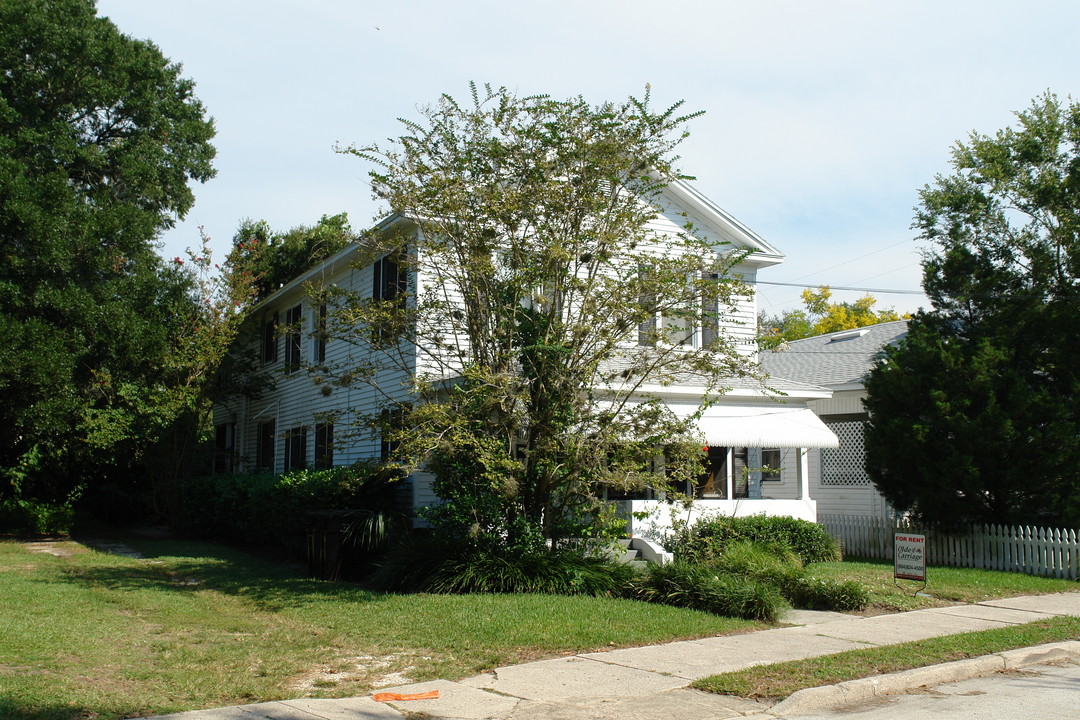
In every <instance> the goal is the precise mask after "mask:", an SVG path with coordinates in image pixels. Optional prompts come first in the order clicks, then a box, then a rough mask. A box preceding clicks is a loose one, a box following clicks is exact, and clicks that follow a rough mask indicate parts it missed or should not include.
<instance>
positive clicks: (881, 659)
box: [693, 617, 1080, 700]
mask: <svg viewBox="0 0 1080 720" xmlns="http://www.w3.org/2000/svg"><path fill="white" fill-rule="evenodd" d="M1078 637H1080V618H1073V617H1057V618H1051V619H1048V620H1040V621H1038V622H1033V623H1026V624H1024V625H1014V626H1012V627H1007V628H995V629H993V630H983V631H979V632H970V633H964V634H962V635H948V636H945V637H939V638H931V639H928V640H919V641H917V642H908V643H902V644H899V645H890V646H887V647H879V648H871V649H867V650H849V651H847V652H842V653H837V654H835V655H823V656H821V657H817V658H812V659H810V660H796V661H792V662H785V663H778V664H775V665H761V666H757V667H752V668H747V669H746V670H740V671H738V672H731V673H724V674H722V675H713V676H711V677H707V678H702V679H701V680H698V681H696V682H694V684H693V687H695V688H697V689H699V690H705V691H707V692H712V693H719V694H722V695H739V696H742V697H747V698H758V699H768V700H780V699H783V698H786V697H787V696H788V695H790V694H791V693H793V692H795V691H796V690H802V689H803V688H809V687H817V686H819V685H833V684H835V683H838V682H843V681H845V680H855V679H857V678H863V677H869V676H871V675H883V674H886V673H893V672H899V671H901V670H909V669H911V668H916V667H924V666H926V665H935V664H937V663H943V662H951V661H953V660H963V659H964V658H970V657H979V656H980V655H989V654H990V653H995V652H1001V651H1003V650H1013V649H1015V648H1020V647H1027V646H1029V645H1039V644H1042V643H1048V642H1059V641H1062V640H1075V639H1077V638H1078Z"/></svg>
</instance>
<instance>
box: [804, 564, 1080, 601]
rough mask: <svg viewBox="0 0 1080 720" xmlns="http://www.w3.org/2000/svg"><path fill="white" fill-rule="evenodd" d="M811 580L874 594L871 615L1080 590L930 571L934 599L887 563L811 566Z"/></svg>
mask: <svg viewBox="0 0 1080 720" xmlns="http://www.w3.org/2000/svg"><path fill="white" fill-rule="evenodd" d="M806 575H807V577H810V578H821V579H824V580H835V581H843V580H854V581H856V582H857V583H859V584H860V585H862V586H863V587H865V588H866V589H867V591H869V593H870V605H869V606H868V611H869V612H870V613H871V614H875V613H882V612H896V611H904V610H918V609H920V608H928V607H941V606H943V605H950V604H952V603H955V602H966V603H970V602H980V601H982V600H990V599H992V598H999V597H1012V596H1015V595H1045V594H1047V593H1056V592H1068V591H1071V590H1080V583H1078V582H1076V581H1075V580H1061V579H1058V578H1042V577H1034V576H1032V575H1021V574H1019V573H1007V572H996V571H994V570H977V569H974V568H952V567H929V568H927V570H926V577H927V580H928V583H927V586H926V589H924V590H923V591H922V593H923V594H924V595H927V596H929V597H923V596H922V595H920V596H915V595H914V593H915V591H916V590H918V589H919V586H920V585H921V584H922V583H914V582H911V581H909V580H900V581H899V582H900V585H901V586H900V587H897V585H896V583H895V582H894V580H893V565H892V563H891V562H888V561H884V560H860V559H851V560H845V561H844V562H826V563H813V564H812V565H809V566H807V573H806Z"/></svg>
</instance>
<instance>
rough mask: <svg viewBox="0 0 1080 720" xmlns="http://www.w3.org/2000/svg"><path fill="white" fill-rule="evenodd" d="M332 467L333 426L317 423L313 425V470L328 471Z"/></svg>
mask: <svg viewBox="0 0 1080 720" xmlns="http://www.w3.org/2000/svg"><path fill="white" fill-rule="evenodd" d="M332 467H334V424H333V423H317V424H316V425H315V469H316V470H328V469H329V468H332Z"/></svg>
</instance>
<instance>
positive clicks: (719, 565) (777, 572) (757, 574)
mask: <svg viewBox="0 0 1080 720" xmlns="http://www.w3.org/2000/svg"><path fill="white" fill-rule="evenodd" d="M712 565H713V566H714V567H715V568H716V569H717V570H718V571H720V572H722V573H726V574H729V575H742V576H744V577H749V578H753V579H754V580H757V581H758V582H762V583H766V584H768V585H773V586H774V587H776V588H777V589H779V590H780V591H781V592H782V593H784V594H785V595H786V590H787V589H788V588H789V587H792V586H793V585H794V584H795V583H796V582H797V581H798V580H799V579H800V578H801V577H802V575H803V572H804V571H803V564H802V561H801V560H799V556H798V555H796V554H795V553H794V552H793V551H791V550H789V549H788V548H787V547H786V546H784V545H780V544H778V543H762V542H752V541H750V540H739V541H737V542H733V543H729V544H728V546H727V549H726V550H724V554H723V555H721V556H720V559H719V560H717V561H715V562H714V563H712ZM789 600H790V598H789Z"/></svg>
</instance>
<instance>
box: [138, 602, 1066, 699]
mask: <svg viewBox="0 0 1080 720" xmlns="http://www.w3.org/2000/svg"><path fill="white" fill-rule="evenodd" d="M1056 615H1071V616H1075V617H1080V592H1072V593H1059V594H1056V595H1037V596H1035V595H1033V596H1023V597H1016V598H1007V599H1001V600H990V601H987V602H982V603H978V604H975V605H957V606H950V607H943V608H933V609H930V610H916V611H913V612H907V613H898V614H895V615H879V616H876V617H869V618H864V617H860V616H854V615H842V614H840V613H816V612H807V611H795V612H793V613H792V614H791V615H790V616H789V617H788V618H786V620H787V621H788V622H789V623H792V624H793V625H792V626H790V627H780V628H773V629H770V630H762V631H759V632H752V633H747V634H744V635H731V636H722V637H713V638H702V639H699V640H687V641H682V642H674V643H668V644H666V645H650V646H646V647H638V648H626V649H622V650H612V651H610V652H597V653H583V654H581V655H574V656H570V657H562V658H556V659H553V660H541V661H539V662H531V663H522V664H520V665H511V666H508V667H504V668H499V669H497V670H495V671H494V672H491V673H486V674H484V675H478V676H476V677H471V678H467V679H465V680H460V681H458V682H449V681H446V680H436V681H433V682H425V683H415V684H412V685H404V686H399V687H394V688H382V689H380V691H379V692H395V693H403V694H412V693H422V692H427V691H429V690H438V691H439V695H440V696H439V698H438V699H436V700H415V701H407V702H397V703H377V702H375V701H374V700H372V699H371V697H370V696H368V697H359V698H345V699H340V700H284V701H280V702H269V703H260V704H257V705H244V706H238V707H230V708H219V709H214V710H198V711H192V712H186V713H179V714H176V715H166V716H158V718H157V719H156V720H166V718H167V719H168V720H368V719H373V720H382V719H385V720H397V719H400V718H404V717H407V716H408V715H411V714H412V713H422V714H423V715H424V716H429V717H431V718H445V719H446V720H458V719H460V720H483V719H486V718H492V719H499V720H525V719H528V720H592V719H594V718H595V719H597V720H599V719H601V718H603V719H605V720H607V719H610V718H618V719H620V720H646V719H648V720H652V719H654V718H658V717H665V716H670V717H677V718H679V719H680V720H719V719H721V718H734V717H745V716H749V715H758V716H759V717H762V718H775V717H779V715H777V714H776V713H778V712H785V713H786V712H789V711H797V712H802V711H805V710H806V709H807V708H813V707H823V706H826V705H827V704H830V703H831V704H836V703H838V702H843V701H844V699H845V698H850V697H853V696H855V695H858V694H859V693H863V694H864V695H866V693H869V695H867V696H872V695H874V694H883V693H882V692H879V690H880V689H881V688H883V687H886V686H888V687H890V688H891V687H893V686H897V685H899V684H903V683H904V682H908V681H907V680H903V679H900V680H896V681H892V685H888V684H882V683H881V681H880V679H870V678H867V679H866V680H861V681H853V683H841V685H842V686H844V687H841V685H838V686H835V688H829V692H821V691H819V692H817V693H816V694H815V691H805V690H804V691H801V693H796V695H793V696H792V698H789V700H787V701H785V702H784V703H781V704H780V705H777V706H775V707H772V708H770V707H769V706H767V705H764V704H762V703H758V702H755V701H752V700H745V699H742V698H735V697H728V696H722V695H712V694H709V693H704V692H699V691H696V690H690V689H687V685H689V683H690V682H691V681H693V680H697V679H698V678H702V677H706V676H708V675H715V674H716V673H721V672H729V671H732V670H739V669H742V668H747V667H751V666H754V665H765V664H772V663H778V662H784V661H787V660H799V659H804V658H810V657H817V656H819V655H829V654H832V653H838V652H843V651H845V650H853V649H858V648H867V647H875V646H880V645H894V644H897V643H902V642H908V641H913V640H924V639H926V638H931V637H938V636H942V635H955V634H957V633H964V632H971V631H974V630H989V629H992V628H998V627H1005V626H1008V625H1015V624H1019V623H1025V622H1032V621H1035V620H1039V619H1042V618H1046V617H1051V616H1056ZM1057 645H1058V647H1057V653H1058V654H1057V655H1055V656H1053V657H1050V656H1048V655H1047V654H1046V651H1045V650H1041V649H1031V650H1030V651H1012V653H1011V654H1006V653H1000V654H998V655H995V656H989V657H991V658H998V660H991V661H989V664H987V663H985V662H984V663H983V664H982V665H977V664H969V665H967V666H964V669H957V668H956V667H951V669H949V668H950V666H956V665H957V664H956V663H950V664H948V665H941V666H934V668H936V669H934V668H923V669H921V670H919V671H910V672H912V673H915V674H913V675H911V678H912V679H911V680H910V682H914V683H915V684H914V685H911V686H912V687H917V686H919V685H924V684H927V682H928V680H927V678H933V677H935V676H936V675H939V676H941V681H946V680H952V679H956V677H955V676H956V674H957V673H958V672H959V673H960V674H963V673H971V674H978V673H980V672H992V671H993V670H994V669H1004V667H1016V666H1018V665H1022V664H1024V663H1025V662H1029V661H1031V659H1032V658H1034V659H1035V660H1038V659H1039V658H1048V657H1049V658H1050V659H1055V658H1056V659H1062V658H1067V657H1073V658H1080V642H1073V643H1059V644H1057ZM1044 661H1045V660H1044ZM962 662H967V663H974V662H975V661H962ZM986 668H990V669H989V670H987V669H986ZM935 673H936V675H935ZM898 675H903V673H901V674H898ZM891 677H895V676H891ZM856 683H862V685H856ZM836 688H839V690H837V689H836ZM892 691H895V689H894V690H892ZM830 692H831V694H830ZM796 696H799V697H796Z"/></svg>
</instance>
